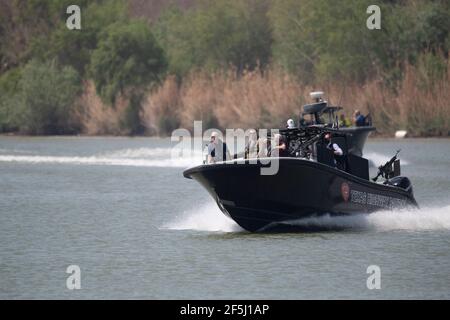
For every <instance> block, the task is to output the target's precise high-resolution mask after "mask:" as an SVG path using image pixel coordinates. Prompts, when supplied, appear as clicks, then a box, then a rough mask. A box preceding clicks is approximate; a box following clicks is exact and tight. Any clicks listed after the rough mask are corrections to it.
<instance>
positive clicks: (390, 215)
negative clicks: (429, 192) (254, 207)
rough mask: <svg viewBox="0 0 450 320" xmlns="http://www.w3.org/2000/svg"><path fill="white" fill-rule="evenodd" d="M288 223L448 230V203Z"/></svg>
mask: <svg viewBox="0 0 450 320" xmlns="http://www.w3.org/2000/svg"><path fill="white" fill-rule="evenodd" d="M287 224H290V225H293V226H301V227H305V228H307V227H311V228H323V229H331V230H332V229H341V228H345V229H369V230H376V231H394V230H409V231H421V230H450V206H444V207H439V208H437V207H434V208H422V209H404V210H395V211H379V212H375V213H372V214H361V215H355V216H338V217H331V216H329V215H325V216H322V217H312V218H305V219H301V220H296V221H290V222H289V223H287Z"/></svg>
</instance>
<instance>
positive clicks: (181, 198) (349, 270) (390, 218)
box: [0, 137, 450, 299]
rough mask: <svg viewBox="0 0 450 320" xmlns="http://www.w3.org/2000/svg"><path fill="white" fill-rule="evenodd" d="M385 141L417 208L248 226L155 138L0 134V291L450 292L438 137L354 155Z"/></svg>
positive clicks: (83, 294)
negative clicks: (74, 286)
mask: <svg viewBox="0 0 450 320" xmlns="http://www.w3.org/2000/svg"><path fill="white" fill-rule="evenodd" d="M398 148H402V152H401V154H400V157H401V159H402V162H403V167H402V171H403V172H402V173H403V174H404V175H406V176H409V177H410V179H411V180H412V182H413V185H414V192H415V196H416V199H417V201H418V203H419V204H420V207H421V209H419V210H412V211H396V212H387V211H385V212H379V213H375V214H372V215H370V216H366V217H363V218H361V217H358V218H356V217H355V218H327V217H324V218H321V219H316V220H315V221H313V223H317V224H319V225H321V226H326V227H329V229H330V231H327V232H314V233H289V234H250V233H247V232H244V231H242V230H241V229H240V228H239V227H238V226H237V225H236V224H235V223H234V222H233V221H231V220H229V219H228V218H226V217H225V216H224V215H223V214H222V213H221V212H220V211H219V209H218V208H217V207H216V205H215V204H214V203H213V201H212V200H211V198H210V197H209V195H208V194H207V192H206V191H205V190H203V189H202V188H201V187H200V185H198V184H197V183H196V182H195V181H191V180H188V179H185V178H183V176H182V171H183V170H184V169H185V168H187V167H189V166H191V165H195V164H196V162H197V161H199V160H198V159H197V158H195V157H192V158H189V157H187V158H176V157H173V158H171V143H170V140H168V139H150V138H78V137H70V138H67V137H58V138H53V137H50V138H22V137H0V179H1V180H0V298H1V299H25V298H27V299H352V298H353V299H402V298H405V299H410V298H430V299H435V298H445V299H449V298H450V140H448V139H419V140H374V139H372V140H369V141H368V143H367V145H366V150H365V151H366V152H365V155H366V156H367V157H368V158H369V159H370V160H371V161H372V162H373V163H375V164H376V165H380V164H381V163H382V162H385V161H387V160H388V159H389V158H390V156H391V155H393V154H394V153H395V151H396V150H397V149H398ZM373 170H374V169H372V172H373ZM310 223H311V221H310ZM343 225H344V226H346V227H350V229H348V230H346V231H333V227H334V226H343ZM71 265H76V266H78V267H79V268H80V281H81V289H80V290H69V289H68V288H67V285H66V281H67V278H68V277H69V276H70V274H68V273H66V271H67V268H68V266H71ZM369 266H378V267H379V270H380V275H381V277H380V279H381V280H380V284H381V288H380V289H373V290H369V289H368V287H367V280H368V277H370V276H371V274H369V273H367V271H368V267H369Z"/></svg>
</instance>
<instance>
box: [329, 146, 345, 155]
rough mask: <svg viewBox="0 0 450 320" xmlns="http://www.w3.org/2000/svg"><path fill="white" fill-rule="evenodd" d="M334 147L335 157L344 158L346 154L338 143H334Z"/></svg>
mask: <svg viewBox="0 0 450 320" xmlns="http://www.w3.org/2000/svg"><path fill="white" fill-rule="evenodd" d="M332 147H333V150H334V154H335V155H338V156H342V155H343V154H344V152H342V149H341V148H340V147H339V146H338V145H337V144H336V143H333V144H332Z"/></svg>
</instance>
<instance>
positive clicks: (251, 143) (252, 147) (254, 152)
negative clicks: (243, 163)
mask: <svg viewBox="0 0 450 320" xmlns="http://www.w3.org/2000/svg"><path fill="white" fill-rule="evenodd" d="M248 138H249V139H248V142H247V145H246V146H245V159H253V158H257V157H258V134H257V133H256V130H254V129H251V130H250V131H249V137H248Z"/></svg>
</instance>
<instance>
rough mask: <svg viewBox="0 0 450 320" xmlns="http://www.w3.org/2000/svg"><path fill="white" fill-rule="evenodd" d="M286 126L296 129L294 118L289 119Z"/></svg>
mask: <svg viewBox="0 0 450 320" xmlns="http://www.w3.org/2000/svg"><path fill="white" fill-rule="evenodd" d="M286 128H287V129H295V122H294V120H292V119H289V120H288V121H287V126H286Z"/></svg>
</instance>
